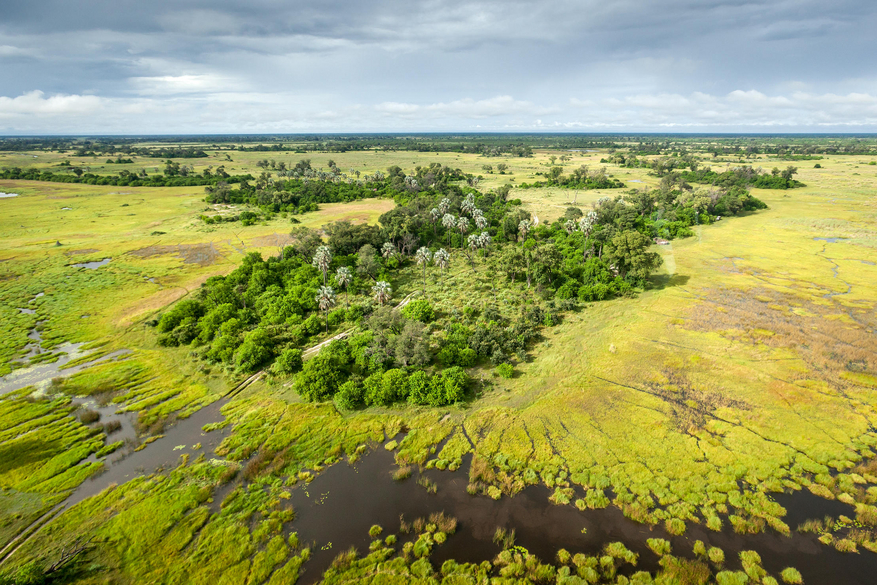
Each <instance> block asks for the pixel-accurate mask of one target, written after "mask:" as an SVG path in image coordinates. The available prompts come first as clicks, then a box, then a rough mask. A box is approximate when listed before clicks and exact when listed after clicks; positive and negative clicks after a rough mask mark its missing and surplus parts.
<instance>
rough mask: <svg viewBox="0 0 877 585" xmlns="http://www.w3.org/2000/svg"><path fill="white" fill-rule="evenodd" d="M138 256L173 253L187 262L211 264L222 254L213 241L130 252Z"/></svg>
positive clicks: (203, 264)
mask: <svg viewBox="0 0 877 585" xmlns="http://www.w3.org/2000/svg"><path fill="white" fill-rule="evenodd" d="M128 253H129V254H131V255H132V256H137V257H138V258H152V257H154V256H164V255H173V256H176V257H178V258H180V259H181V260H182V261H183V262H184V263H185V264H198V265H199V266H210V265H211V264H213V263H214V262H216V261H217V259H219V258H220V257H221V256H222V254H220V253H219V250H217V249H216V246H214V245H213V242H209V243H203V244H177V245H167V246H158V245H156V246H147V247H146V248H140V249H139V250H132V251H131V252H128Z"/></svg>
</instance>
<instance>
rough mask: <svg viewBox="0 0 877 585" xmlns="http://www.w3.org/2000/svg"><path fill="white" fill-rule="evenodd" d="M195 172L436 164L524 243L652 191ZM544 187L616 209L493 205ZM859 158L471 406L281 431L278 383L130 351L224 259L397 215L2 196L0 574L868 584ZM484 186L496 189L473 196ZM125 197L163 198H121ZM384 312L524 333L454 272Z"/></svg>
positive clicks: (875, 374) (713, 238)
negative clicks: (409, 309) (309, 171)
mask: <svg viewBox="0 0 877 585" xmlns="http://www.w3.org/2000/svg"><path fill="white" fill-rule="evenodd" d="M206 150H207V151H208V156H207V157H206V158H204V159H202V158H199V159H192V160H183V161H181V162H183V163H185V164H192V165H193V167H194V169H195V170H196V171H197V170H199V169H202V168H205V167H207V166H213V167H215V166H217V165H218V164H224V165H226V169H227V170H228V172H229V173H231V174H233V175H234V174H240V173H252V174H254V175H257V174H258V173H260V172H262V171H261V169H262V168H263V167H261V166H257V163H258V162H259V161H261V160H263V159H265V158H269V157H270V158H276V159H277V160H284V161H286V162H287V164H289V165H292V164H294V163H295V162H297V161H298V160H299V159H300V158H309V159H310V160H311V164H312V165H313V166H314V167H317V168H320V167H324V166H329V165H328V161H329V160H330V159H332V160H333V162H334V163H335V165H337V166H338V167H340V168H343V169H348V168H349V169H355V170H359V171H360V172H362V173H375V172H376V171H385V170H386V169H387V168H388V167H392V166H399V167H401V168H402V169H403V170H404V171H405V172H410V171H412V170H413V169H414V167H415V166H424V165H428V164H430V163H433V162H436V163H439V164H441V165H447V166H451V167H454V168H460V169H462V171H463V172H465V173H469V174H473V175H479V174H481V175H482V177H483V178H482V179H481V180H480V181H479V182H477V183H476V185H475V188H476V189H478V190H479V191H482V192H487V191H490V190H495V189H497V188H499V187H501V186H502V185H506V184H508V185H511V186H512V188H511V191H510V193H509V195H508V197H509V198H510V199H520V202H521V205H520V208H521V209H523V210H525V211H526V212H529V213H530V214H532V215H533V216H535V217H538V218H539V219H540V220H541V221H542V222H543V223H548V222H553V221H554V220H556V219H558V218H560V217H562V216H564V213H565V212H566V210H567V209H568V208H569V207H580V208H581V209H582V210H583V211H587V210H588V209H590V208H591V206H592V204H595V203H597V202H598V201H599V200H600V199H601V198H602V197H607V196H609V197H614V196H615V195H620V194H623V193H625V192H627V191H628V189H634V188H638V189H644V188H646V187H650V188H652V189H660V187H661V177H659V176H655V174H654V173H653V172H652V171H651V169H649V168H646V167H639V168H631V167H625V166H621V165H618V164H616V163H611V162H604V163H601V162H600V161H601V160H604V159H606V158H607V157H608V156H609V154H610V153H609V152H607V150H608V149H594V152H585V151H584V150H579V151H570V149H552V148H547V147H546V148H539V149H536V150H535V151H534V152H533V155H532V156H531V157H510V156H500V157H485V156H483V155H480V154H473V153H453V152H438V153H434V152H413V151H390V152H383V151H378V150H374V151H360V152H331V153H328V152H308V153H307V154H298V153H293V152H280V153H278V152H272V153H265V152H239V151H234V150H222V149H219V150H215V151H213V150H210V149H206ZM35 156H36V158H34V157H35ZM559 156H569V157H570V159H569V160H566V161H561V166H562V167H563V168H566V169H569V170H571V169H572V168H574V167H578V166H579V165H582V164H585V165H588V166H589V167H590V168H597V167H605V168H606V170H607V172H608V173H609V174H610V175H611V176H613V177H614V178H616V179H618V180H620V181H622V182H624V183H625V185H626V188H625V189H592V190H576V189H568V188H561V187H531V188H520V187H516V185H520V184H522V183H525V182H534V181H535V180H537V179H538V177H539V176H541V175H536V173H537V172H538V173H547V172H548V171H549V169H550V168H551V167H553V166H555V161H553V160H550V158H549V157H555V158H556V157H559ZM696 156H701V157H702V158H703V159H704V161H703V162H702V164H712V165H714V166H724V165H729V166H730V165H732V164H739V162H738V161H737V160H736V159H732V158H730V157H729V158H727V160H721V159H719V160H718V161H710V159H709V157H708V155H707V154H705V153H703V154H701V155H696ZM91 158H92V159H93V158H94V157H91ZM101 158H103V157H101ZM713 158H718V157H713ZM875 158H877V156H874V155H847V154H845V155H831V154H827V155H824V156H822V157H820V158H819V159H818V163H819V168H815V167H814V164H813V162H812V161H801V162H796V163H795V164H796V165H798V172H797V177H796V178H797V180H799V181H800V182H802V183H803V184H804V186H803V187H799V188H794V189H783V190H779V189H752V194H753V195H754V196H756V197H757V198H758V199H760V200H761V201H763V202H764V203H765V204H766V205H767V209H762V210H758V211H750V212H746V213H742V214H740V215H737V216H734V217H725V218H722V220H721V221H717V222H714V223H710V224H708V225H697V226H693V229H692V231H693V235H691V236H690V237H684V238H674V239H672V240H671V241H670V242H669V243H668V244H667V245H661V246H655V247H654V249H655V250H656V251H657V252H658V253H659V254H660V256H661V258H662V261H663V262H662V265H661V267H660V268H659V269H658V270H657V271H656V272H655V273H653V274H652V275H651V276H650V277H649V282H648V285H647V286H645V287H644V288H642V289H641V290H639V291H637V292H636V294H633V295H626V296H619V297H618V298H613V299H609V300H601V301H599V302H596V301H582V302H580V303H579V304H578V305H577V306H576V307H575V308H574V309H570V310H568V311H566V312H564V313H563V315H562V318H561V319H559V321H558V322H557V323H553V324H552V326H550V327H544V328H543V329H542V330H541V331H540V338H539V339H538V340H537V341H536V342H535V343H534V344H532V346H531V347H530V348H529V356H528V357H527V358H526V359H521V360H517V361H516V363H515V364H514V374H513V375H512V376H511V377H508V378H507V377H504V376H500V375H497V373H496V370H495V369H494V368H493V367H492V366H491V365H490V364H489V363H476V364H474V365H472V366H471V367H470V368H469V369H468V371H469V376H470V378H471V380H472V383H471V384H470V388H469V390H468V394H467V397H466V399H465V400H463V401H459V402H457V403H455V404H451V405H446V406H440V407H429V406H416V405H399V404H395V405H390V406H369V407H366V408H360V409H356V410H353V411H350V410H346V409H344V408H339V407H338V406H337V405H336V404H334V403H333V402H331V401H326V402H308V401H306V400H303V399H302V398H301V397H300V396H299V395H298V393H297V392H296V389H295V388H296V387H295V376H284V375H274V374H271V373H270V372H266V373H265V374H264V375H261V376H260V375H259V374H260V372H256V373H251V372H247V373H242V372H239V371H234V370H231V369H229V368H225V367H223V366H220V365H215V364H213V365H211V364H207V363H205V362H204V361H201V360H199V359H197V358H195V357H193V355H192V352H191V350H190V348H188V347H186V346H180V347H167V346H162V345H160V344H159V343H158V336H157V334H156V330H155V325H154V323H153V321H155V320H157V319H159V318H160V317H161V315H162V314H164V313H165V312H166V311H167V310H168V308H169V307H170V306H171V305H172V304H173V303H175V302H178V301H180V300H184V299H186V298H190V297H192V296H193V295H195V294H196V293H197V291H198V290H199V288H200V287H201V285H202V284H203V283H205V282H206V281H207V280H208V279H209V278H211V277H215V276H221V275H226V274H229V273H231V272H232V271H233V270H234V269H236V268H237V267H238V266H239V265H240V264H241V262H242V261H243V260H244V258H245V257H246V255H247V254H249V253H251V252H258V253H260V254H261V255H262V256H263V257H265V258H268V257H271V256H277V255H278V254H282V253H283V248H284V247H285V246H287V245H288V244H290V243H292V241H293V238H292V236H290V231H291V230H292V229H293V228H296V227H308V228H314V229H319V228H321V227H322V226H324V225H327V224H330V223H331V222H335V221H339V220H348V221H351V222H352V223H354V224H361V223H367V224H376V223H377V222H378V218H379V217H380V216H381V215H382V214H383V213H385V212H387V211H389V210H391V209H392V208H394V207H395V205H396V204H395V203H394V201H393V200H392V199H387V198H380V199H360V200H357V201H353V202H350V203H325V204H323V203H321V204H320V205H319V210H317V211H310V212H306V213H302V214H298V215H294V216H292V217H293V218H295V220H296V222H297V223H294V224H293V223H291V217H290V216H286V215H285V214H282V213H281V214H274V215H273V216H271V217H264V216H263V217H262V218H261V219H259V220H257V221H256V222H255V223H253V224H252V225H247V226H244V225H242V223H241V222H222V223H218V224H206V223H205V222H204V221H203V220H202V219H200V218H201V216H202V215H204V214H205V213H210V214H214V213H216V214H221V213H225V212H231V213H236V212H239V211H240V209H237V208H236V207H235V206H234V205H231V206H221V205H218V204H210V203H207V202H205V191H204V187H200V186H199V187H118V186H108V185H106V186H101V185H83V184H72V183H58V182H39V181H27V180H0V191H3V192H5V193H15V194H17V196H16V197H6V198H3V199H2V200H0V208H2V211H3V213H2V218H3V219H2V221H0V236H2V242H3V243H2V248H0V291H2V299H3V300H2V304H0V315H2V318H0V328H2V329H0V331H2V342H0V353H2V365H0V368H3V369H2V370H0V374H3V376H4V377H3V378H2V379H0V393H2V395H0V510H2V511H0V549H2V552H0V573H2V572H3V571H9V572H8V573H2V574H4V575H14V574H17V575H24V574H25V573H26V572H27V571H37V570H39V569H40V568H41V567H42V568H44V567H45V566H46V564H52V563H55V562H56V561H57V560H58V559H59V557H61V556H63V555H64V554H65V552H69V551H71V550H76V548H77V547H87V550H85V551H84V552H83V553H82V556H83V557H84V558H88V559H89V564H83V565H77V566H75V567H71V568H70V571H71V579H74V580H76V581H77V582H83V583H86V582H103V581H104V579H113V580H114V581H116V582H182V581H183V580H188V581H190V582H204V581H207V580H215V581H218V582H222V583H288V582H293V581H294V580H295V579H299V580H300V582H302V583H314V582H319V581H320V580H325V582H328V583H334V582H345V580H346V581H355V580H357V579H359V580H363V579H372V582H380V581H379V580H378V577H377V575H381V576H383V578H385V579H387V581H384V582H393V581H395V582H400V583H401V582H415V581H417V580H418V579H419V580H421V581H422V582H442V580H443V579H444V580H445V581H446V582H475V581H474V580H475V579H480V578H483V577H485V576H493V577H495V578H499V577H507V578H509V579H520V580H524V579H529V580H530V581H531V582H565V581H564V579H573V578H578V579H581V580H583V581H584V582H631V583H647V582H652V581H655V582H665V583H673V582H678V583H702V582H707V581H710V580H713V581H717V582H719V583H738V582H739V583H745V582H771V581H768V579H774V581H773V582H779V581H784V582H787V583H794V582H796V577H795V575H796V574H797V573H798V572H800V574H801V575H803V580H804V582H805V583H830V582H833V579H834V578H838V577H839V576H840V577H842V578H843V580H844V582H850V583H854V582H867V581H866V579H867V576H868V575H869V574H870V575H872V574H873V571H875V570H877V463H875V455H877V454H875V451H874V450H875V446H877V431H875V428H874V422H875V420H877V412H875V402H877V398H875V391H877V317H875V307H874V303H875V300H877V284H875V282H877V265H875V260H877V167H875V166H874V165H872V164H870V163H872V162H873V161H874V160H875ZM227 159H234V160H233V161H228V160H227ZM65 160H71V162H73V163H74V164H80V163H79V162H77V161H76V159H75V158H71V154H70V153H68V152H63V153H54V152H52V153H50V152H45V151H42V150H41V151H34V153H26V154H22V153H10V152H7V153H4V154H3V155H2V156H0V167H13V166H19V167H28V166H34V165H37V166H40V168H43V167H45V168H55V167H56V166H57V165H58V164H60V163H61V162H62V161H65ZM498 161H500V162H502V163H504V164H506V165H507V167H508V170H507V171H505V173H504V174H502V175H499V174H496V173H493V172H491V173H486V171H485V170H484V168H483V167H484V165H485V164H491V165H494V166H495V165H497V163H498ZM746 164H752V165H753V166H764V167H770V166H777V165H780V164H783V163H777V162H776V161H774V160H771V158H770V157H768V156H766V155H765V156H763V157H762V160H759V158H755V159H754V160H749V159H748V160H747V162H746ZM92 166H93V167H95V168H94V169H92V170H94V171H95V172H98V173H101V172H109V169H107V168H98V167H100V165H98V164H95V163H94V162H92ZM107 166H108V165H107ZM135 167H136V169H135ZM141 167H142V168H143V169H147V170H148V171H149V172H157V171H159V169H160V167H159V165H156V164H155V161H151V160H150V161H145V160H143V161H140V160H138V161H137V162H135V163H134V164H133V166H132V168H131V169H130V170H132V171H133V170H139V168H141ZM112 170H115V169H112ZM88 263H92V264H91V265H88ZM424 281H425V284H424ZM500 282H502V284H499V283H500ZM392 284H393V289H394V290H393V297H392V298H393V302H394V304H395V303H397V302H399V301H401V300H402V299H405V298H408V297H413V298H424V299H427V300H428V301H429V302H430V304H431V305H432V307H433V308H434V310H435V312H436V313H437V314H438V315H439V319H440V320H441V319H444V320H445V321H447V322H450V321H453V320H461V321H464V322H468V321H467V320H470V319H474V317H471V315H473V314H477V312H480V311H483V310H484V309H485V308H486V307H487V306H488V305H491V304H499V305H500V306H502V307H507V308H509V310H510V311H512V310H517V309H518V308H519V307H521V306H527V305H528V303H529V304H532V303H539V302H541V301H540V298H539V296H538V293H537V291H536V290H535V289H534V288H530V287H527V286H526V283H525V282H521V281H518V282H514V283H510V284H507V283H504V281H501V280H500V277H499V276H497V275H496V274H494V273H492V272H491V271H490V270H489V268H488V266H487V262H486V260H482V259H480V258H479V259H476V260H475V261H470V260H468V259H467V258H466V257H465V256H464V252H463V251H462V250H452V260H451V263H450V267H449V268H448V269H447V270H446V271H441V272H440V271H438V270H437V269H433V268H430V269H429V273H428V274H427V276H426V277H423V272H422V271H421V269H420V267H419V266H413V265H412V266H409V267H408V268H404V269H402V270H400V271H399V273H398V275H397V276H396V277H395V281H394V282H393V283H392ZM367 296H368V294H367V293H364V294H363V293H360V295H359V298H360V300H362V299H363V298H365V297H367ZM356 300H357V296H356V295H354V302H355V301H356ZM467 309H468V311H467ZM327 323H328V321H327ZM350 325H351V326H352V325H353V324H352V323H351V324H350ZM327 329H328V326H327ZM341 329H342V327H340V326H339V328H338V329H337V330H336V329H333V330H332V332H331V333H329V332H327V333H325V334H324V335H323V337H320V336H319V334H317V335H316V336H315V337H314V340H317V341H324V340H326V339H328V338H330V337H331V336H333V335H334V334H336V333H340V332H341ZM35 335H36V337H35ZM54 366H57V367H54ZM31 368H32V369H31ZM40 368H42V369H40ZM28 372H30V373H31V374H32V375H31V376H28V375H27V374H28ZM95 417H97V418H95ZM114 422H116V423H118V428H116V425H115V424H114ZM171 443H175V444H171ZM116 470H118V471H116ZM114 474H115V475H114ZM391 474H392V475H391ZM357 475H359V476H361V477H362V481H361V482H359V481H357ZM394 477H395V478H394ZM98 488H99V489H98ZM68 498H70V499H68ZM357 498H358V499H357ZM65 501H66V505H64V502H65ZM370 502H373V504H370ZM397 502H405V503H404V504H401V503H397ZM797 502H801V503H797ZM323 509H326V510H327V511H326V512H325V513H323V512H321V510H323ZM329 509H331V511H329ZM442 512H444V513H445V514H447V515H448V517H444V516H442V517H439V516H438V514H440V513H442ZM400 515H401V516H402V518H400V517H399V516H400ZM430 515H436V516H435V517H434V518H432V519H430ZM826 516H828V518H826ZM450 517H453V518H455V521H454V522H451V520H450V519H449V518H450ZM491 518H497V519H498V521H497V523H496V525H494V526H489V525H488V524H489V522H490V519H491ZM790 518H796V520H795V521H794V522H791V521H790ZM418 519H420V525H419V527H418V526H417V525H416V524H417V520H418ZM451 524H453V526H451ZM372 525H375V526H377V528H376V529H372V530H369V527H370V526H372ZM409 525H410V526H409ZM406 527H407V530H406ZM372 528H373V527H372ZM455 532H456V533H457V534H454V533H455ZM391 537H392V538H391ZM351 546H354V547H356V549H357V551H358V554H356V555H352V554H349V553H347V550H348V549H349V548H350V547H351ZM723 551H724V552H723ZM750 553H751V554H750ZM484 562H488V563H490V567H486V566H484ZM467 563H468V564H467ZM790 568H791V569H790ZM16 571H18V573H16ZM10 578H11V577H10ZM22 578H23V577H22ZM455 578H458V579H457V580H456V581H455V580H454V579H455ZM863 579H865V580H863ZM624 580H626V581H624ZM13 582H14V581H13ZM568 582H570V583H573V582H581V581H574V580H570V581H568Z"/></svg>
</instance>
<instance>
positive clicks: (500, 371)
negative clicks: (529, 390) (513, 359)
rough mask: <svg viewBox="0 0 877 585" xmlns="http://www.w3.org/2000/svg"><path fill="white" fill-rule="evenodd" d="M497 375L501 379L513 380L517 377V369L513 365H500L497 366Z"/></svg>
mask: <svg viewBox="0 0 877 585" xmlns="http://www.w3.org/2000/svg"><path fill="white" fill-rule="evenodd" d="M496 375H497V376H499V377H500V378H511V377H512V376H514V375H515V368H514V367H513V366H512V365H511V364H499V365H498V366H496Z"/></svg>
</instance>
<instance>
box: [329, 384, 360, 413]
mask: <svg viewBox="0 0 877 585" xmlns="http://www.w3.org/2000/svg"><path fill="white" fill-rule="evenodd" d="M364 399H365V388H364V387H363V385H362V380H361V379H359V378H357V377H353V376H351V378H350V379H349V380H347V381H346V382H344V383H343V384H341V387H340V388H338V393H337V394H335V403H336V404H337V405H338V407H339V408H342V409H344V410H355V409H357V408H359V407H360V406H362V405H363V401H364Z"/></svg>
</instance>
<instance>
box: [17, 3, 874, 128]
mask: <svg viewBox="0 0 877 585" xmlns="http://www.w3.org/2000/svg"><path fill="white" fill-rule="evenodd" d="M875 30H877V2H874V1H873V0H831V1H830V2H826V1H825V0H819V1H811V0H661V1H660V2H657V1H646V0H575V1H573V0H553V1H551V2H545V1H541V2H540V1H534V0H527V1H523V0H522V1H519V0H496V1H493V0H487V1H485V0H468V1H456V0H404V1H397V0H310V1H296V0H291V1H290V0H287V1H279V0H248V1H247V2H240V1H239V0H235V1H227V0H210V1H206V0H203V1H202V0H175V1H173V2H165V1H163V0H151V1H149V2H144V1H143V0H137V1H136V2H135V1H129V0H77V1H76V2H71V1H70V0H31V1H28V2H16V1H15V0H0V134H6V135H12V134H19V135H20V134H180V133H192V134H212V133H299V132H428V131H435V132H443V131H448V132H455V131H458V132H462V131H468V132H637V131H638V132H698V133H704V132H757V133H786V132H877V59H875V56H877V40H875V39H877V34H875V32H874V31H875Z"/></svg>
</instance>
